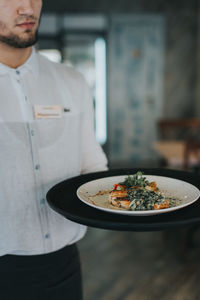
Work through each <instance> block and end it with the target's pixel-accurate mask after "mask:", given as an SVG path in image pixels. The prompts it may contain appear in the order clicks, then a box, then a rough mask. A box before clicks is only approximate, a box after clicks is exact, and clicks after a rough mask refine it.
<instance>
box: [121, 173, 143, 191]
mask: <svg viewBox="0 0 200 300" xmlns="http://www.w3.org/2000/svg"><path fill="white" fill-rule="evenodd" d="M120 184H121V185H125V186H126V187H127V188H130V187H132V186H141V187H145V186H146V185H147V180H146V177H144V176H143V173H142V172H141V171H138V172H137V173H136V174H134V175H128V177H127V178H125V180H124V181H123V182H120Z"/></svg>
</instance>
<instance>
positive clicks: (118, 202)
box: [109, 190, 130, 209]
mask: <svg viewBox="0 0 200 300" xmlns="http://www.w3.org/2000/svg"><path fill="white" fill-rule="evenodd" d="M126 197H127V191H126V190H123V191H117V190H114V191H112V192H110V194H109V202H110V203H111V204H112V205H114V206H116V207H119V208H120V207H122V208H125V209H129V206H130V201H129V200H128V199H126Z"/></svg>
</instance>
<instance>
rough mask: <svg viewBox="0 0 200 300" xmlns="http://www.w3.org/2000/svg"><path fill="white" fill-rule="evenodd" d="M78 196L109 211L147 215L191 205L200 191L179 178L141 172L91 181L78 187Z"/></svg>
mask: <svg viewBox="0 0 200 300" xmlns="http://www.w3.org/2000/svg"><path fill="white" fill-rule="evenodd" d="M77 196H78V198H79V199H80V200H81V201H83V202H84V203H85V204H87V205H89V206H92V207H94V208H96V209H100V210H103V211H106V212H111V213H119V214H127V215H136V216H137V215H138V216H139V215H142V216H147V215H155V214H161V213H166V212H171V211H174V210H177V209H180V208H183V207H185V206H187V205H190V204H192V203H193V202H195V201H196V200H198V198H199V197H200V191H199V189H198V188H197V187H195V186H194V185H192V184H190V183H188V182H185V181H182V180H179V179H175V178H170V177H164V176H157V175H144V174H143V173H142V172H137V173H135V174H133V175H120V176H111V177H104V178H100V179H96V180H92V181H89V182H87V183H85V184H83V185H81V186H80V187H79V188H78V190H77Z"/></svg>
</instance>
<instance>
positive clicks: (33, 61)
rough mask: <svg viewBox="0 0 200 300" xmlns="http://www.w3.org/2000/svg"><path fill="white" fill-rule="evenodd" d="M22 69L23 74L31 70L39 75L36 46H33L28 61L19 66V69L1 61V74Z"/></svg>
mask: <svg viewBox="0 0 200 300" xmlns="http://www.w3.org/2000/svg"><path fill="white" fill-rule="evenodd" d="M17 70H18V71H20V72H21V73H22V74H23V73H25V72H26V71H31V72H32V73H33V74H34V75H36V76H37V75H38V72H39V62H38V57H37V52H36V50H35V48H34V47H32V52H31V55H30V56H29V58H28V59H27V61H26V62H25V63H24V64H23V65H21V66H19V67H18V68H17V69H14V68H10V67H8V66H6V65H4V64H2V63H0V75H4V74H8V73H13V72H16V71H17Z"/></svg>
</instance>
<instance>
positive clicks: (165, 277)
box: [78, 228, 200, 300]
mask: <svg viewBox="0 0 200 300" xmlns="http://www.w3.org/2000/svg"><path fill="white" fill-rule="evenodd" d="M184 232H185V231H184V230H182V229H181V230H180V229H179V230H178V229H176V230H173V232H165V233H164V232H144V233H142V232H120V231H110V230H101V229H95V228H89V229H88V232H87V234H86V236H85V237H84V238H83V239H82V240H81V241H80V242H79V243H78V246H79V250H80V255H81V260H82V273H83V287H84V300H200V229H198V230H197V231H195V233H194V235H193V241H194V247H193V248H191V249H190V250H187V248H186V249H185V244H184V243H183V241H184V239H183V236H184Z"/></svg>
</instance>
